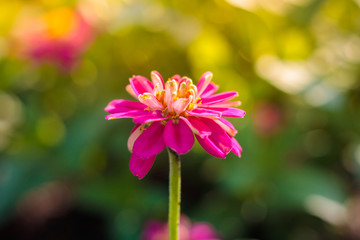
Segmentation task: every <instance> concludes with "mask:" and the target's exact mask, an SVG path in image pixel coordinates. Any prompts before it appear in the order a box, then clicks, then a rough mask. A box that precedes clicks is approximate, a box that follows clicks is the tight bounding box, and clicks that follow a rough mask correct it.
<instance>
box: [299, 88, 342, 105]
mask: <svg viewBox="0 0 360 240" xmlns="http://www.w3.org/2000/svg"><path fill="white" fill-rule="evenodd" d="M337 94H338V93H337V92H335V91H334V89H332V88H330V87H328V86H326V85H324V84H318V85H316V86H314V87H312V88H311V89H309V90H308V91H307V92H306V93H305V100H306V101H307V102H308V103H309V104H311V105H313V106H316V107H318V106H322V105H325V104H326V103H328V102H330V101H331V100H333V99H334V98H335V97H336V96H337Z"/></svg>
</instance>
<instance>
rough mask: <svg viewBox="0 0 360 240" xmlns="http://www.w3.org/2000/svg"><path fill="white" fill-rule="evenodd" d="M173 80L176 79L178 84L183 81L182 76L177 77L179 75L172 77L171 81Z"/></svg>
mask: <svg viewBox="0 0 360 240" xmlns="http://www.w3.org/2000/svg"><path fill="white" fill-rule="evenodd" d="M172 79H174V80H175V81H176V82H180V81H181V77H180V75H177V74H176V75H174V76H172V77H171V80H172Z"/></svg>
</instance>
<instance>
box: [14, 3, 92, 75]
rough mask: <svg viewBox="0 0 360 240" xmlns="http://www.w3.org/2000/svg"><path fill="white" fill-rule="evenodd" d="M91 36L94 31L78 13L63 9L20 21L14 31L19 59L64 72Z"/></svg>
mask: <svg viewBox="0 0 360 240" xmlns="http://www.w3.org/2000/svg"><path fill="white" fill-rule="evenodd" d="M94 35H95V28H94V27H93V26H92V25H91V24H90V22H89V21H88V20H87V19H86V18H84V17H83V16H82V14H80V12H79V11H77V10H76V9H71V8H65V7H64V8H59V9H55V10H53V11H50V12H47V13H45V14H44V15H42V16H40V17H38V18H32V17H31V18H30V17H28V18H25V19H22V20H21V21H20V23H19V25H18V26H17V27H16V29H15V38H16V40H17V41H18V45H19V51H20V55H21V56H24V57H25V58H28V59H30V60H31V61H32V62H33V63H35V64H41V63H50V64H55V65H56V66H57V67H58V68H60V69H61V70H64V71H69V70H71V69H72V68H73V67H74V66H75V64H76V63H77V61H78V59H79V58H80V57H81V55H82V54H83V52H84V51H85V50H86V49H87V47H88V46H89V45H90V43H91V42H92V41H93V39H94Z"/></svg>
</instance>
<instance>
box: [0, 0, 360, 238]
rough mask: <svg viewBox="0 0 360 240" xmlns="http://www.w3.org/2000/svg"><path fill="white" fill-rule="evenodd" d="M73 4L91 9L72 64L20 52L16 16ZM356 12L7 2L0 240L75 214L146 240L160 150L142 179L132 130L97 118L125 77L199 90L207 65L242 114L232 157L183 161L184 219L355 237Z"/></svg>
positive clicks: (297, 4)
mask: <svg viewBox="0 0 360 240" xmlns="http://www.w3.org/2000/svg"><path fill="white" fill-rule="evenodd" d="M80 5H82V6H90V7H89V9H91V10H92V11H94V10H96V11H95V13H96V14H94V12H91V11H90V12H91V13H93V15H94V16H95V15H96V16H95V17H96V18H95V17H94V16H93V17H94V19H95V20H96V21H98V22H97V24H98V25H97V26H96V38H95V40H94V42H93V43H92V44H91V45H90V46H89V47H88V48H87V49H86V51H85V52H84V54H82V55H81V57H80V59H79V60H78V62H77V64H76V66H75V67H74V69H72V70H71V71H69V72H63V71H61V70H59V69H58V68H57V67H56V66H54V65H52V64H40V65H36V66H35V65H34V64H33V63H32V62H31V61H30V60H26V59H24V58H23V57H21V56H18V54H16V51H15V50H14V48H15V45H16V44H15V43H14V42H15V40H14V31H16V27H17V22H18V21H19V20H18V19H19V18H20V16H23V15H26V13H27V12H34V11H35V10H36V12H41V13H43V12H46V11H50V10H53V9H56V8H58V7H64V6H67V7H76V6H80ZM359 6H360V1H359V0H326V1H325V0H227V1H225V0H212V1H201V0H171V1H165V0H148V1H145V0H123V1H121V0H118V1H116V0H107V1H103V2H102V3H100V1H99V2H97V1H95V0H83V1H69V0H67V1H66V0H56V1H40V0H33V1H20V0H12V1H0V151H1V152H0V161H1V162H0V236H1V234H3V236H4V237H2V238H4V239H33V238H31V234H29V235H28V238H25V237H24V236H22V235H18V238H10V237H9V238H6V236H7V235H6V234H9V233H8V229H9V225H10V226H11V224H15V225H16V226H18V225H20V226H23V229H22V228H20V229H22V230H21V231H23V232H24V234H25V233H28V232H26V231H29V230H26V229H27V227H26V226H30V227H29V228H31V229H44V228H46V226H47V225H46V223H47V222H48V221H51V220H52V219H54V218H55V219H61V218H62V217H63V216H64V215H66V214H67V213H68V212H69V211H70V210H69V209H81V211H84V212H86V213H91V214H95V215H96V216H97V217H98V218H100V219H101V221H102V222H103V223H104V226H105V227H104V229H102V231H104V232H105V236H106V237H104V239H125V240H126V239H129V240H132V239H139V238H140V237H139V236H140V234H141V230H142V228H143V226H144V224H145V223H146V221H148V220H150V219H158V220H165V219H166V215H167V187H168V185H167V184H168V183H167V180H168V176H167V174H168V163H167V156H166V153H163V154H161V155H159V156H158V157H157V160H156V162H155V164H154V166H153V168H152V169H151V171H150V173H149V174H148V175H147V176H146V177H145V178H144V179H143V180H141V181H139V180H138V179H137V178H136V177H134V176H132V175H131V173H130V171H129V169H128V160H129V158H130V153H129V152H128V150H127V146H126V143H127V138H128V136H129V133H130V129H131V128H132V127H133V123H132V122H131V121H130V120H115V121H106V120H105V119H104V116H105V115H106V113H105V112H104V111H103V109H104V107H105V106H106V105H107V103H108V102H109V101H111V100H112V99H118V98H125V99H131V96H130V95H128V94H127V93H126V91H125V86H126V85H127V84H128V78H129V77H131V76H132V75H143V76H145V77H149V75H150V71H152V70H157V71H159V72H160V73H161V74H162V75H163V76H164V77H165V78H167V77H171V76H172V75H175V74H180V75H186V76H188V77H190V78H192V79H193V80H194V81H195V82H197V80H198V79H199V77H200V76H201V74H202V73H203V72H205V71H211V72H213V74H214V79H213V80H214V82H215V83H217V84H219V85H220V90H221V91H227V90H236V91H238V92H239V95H240V96H239V100H240V101H242V108H243V109H244V110H246V111H247V116H246V117H245V118H244V119H241V120H238V119H236V120H231V121H232V122H233V123H234V125H235V127H236V128H237V129H238V130H239V134H238V135H237V139H238V141H239V142H240V144H241V145H242V147H243V156H242V158H241V159H238V158H237V157H235V156H233V155H231V154H230V155H229V156H228V158H227V159H225V160H223V159H216V158H214V157H212V156H210V155H208V154H207V153H206V152H205V151H204V150H203V149H202V148H201V147H199V146H198V145H195V146H194V148H193V150H192V151H191V152H190V153H189V154H187V155H184V156H182V167H183V183H182V202H183V203H182V207H183V208H182V212H183V213H185V214H187V215H188V216H189V217H190V218H191V219H192V220H193V221H207V222H210V223H212V224H213V225H214V226H215V228H216V229H217V230H218V231H219V232H221V233H222V235H223V237H224V239H240V238H254V239H268V240H271V239H274V240H275V239H276V240H280V239H284V240H285V239H287V240H299V239H307V240H318V239H327V240H329V239H330V240H331V239H359V238H360V231H359V229H360V225H359V223H360V221H359V220H360V219H359V216H360V199H359V180H360V111H359V107H358V106H359V104H360V97H359V96H360V82H359V78H360V71H359V69H360V34H359V33H360V8H359ZM356 213H357V214H356ZM19 222H20V223H19ZM24 226H25V227H24ZM74 228H75V229H77V228H76V225H75V226H74ZM88 230H89V231H90V232H91V229H88ZM39 231H40V230H39ZM78 231H82V230H81V228H79V229H78ZM29 236H30V237H29ZM61 236H63V235H60V237H61ZM64 236H65V235H64ZM34 239H35V238H34ZM43 239H50V238H43ZM58 239H72V238H69V237H68V238H65V237H64V238H58ZM90 239H91V238H90ZM94 239H101V238H94Z"/></svg>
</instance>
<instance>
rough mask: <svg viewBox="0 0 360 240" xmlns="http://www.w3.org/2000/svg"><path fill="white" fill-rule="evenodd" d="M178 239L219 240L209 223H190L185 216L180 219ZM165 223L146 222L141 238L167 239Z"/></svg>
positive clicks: (148, 239) (151, 239)
mask: <svg viewBox="0 0 360 240" xmlns="http://www.w3.org/2000/svg"><path fill="white" fill-rule="evenodd" d="M179 233H180V239H179V240H220V238H219V237H218V235H219V234H218V233H217V232H216V231H215V230H214V229H213V227H212V226H211V224H209V223H206V222H198V223H194V224H191V222H190V220H189V219H188V218H187V217H186V216H184V215H183V216H181V219H180V231H179ZM168 235H169V234H168V225H167V223H162V222H157V221H150V222H148V223H147V224H146V226H145V229H144V232H143V239H144V240H168V239H169V237H168Z"/></svg>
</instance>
